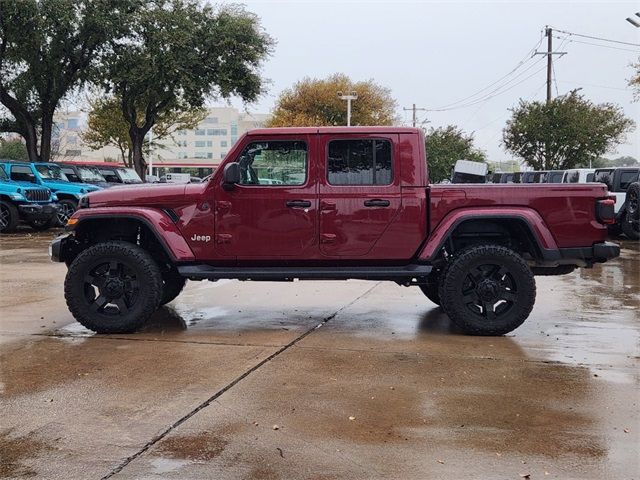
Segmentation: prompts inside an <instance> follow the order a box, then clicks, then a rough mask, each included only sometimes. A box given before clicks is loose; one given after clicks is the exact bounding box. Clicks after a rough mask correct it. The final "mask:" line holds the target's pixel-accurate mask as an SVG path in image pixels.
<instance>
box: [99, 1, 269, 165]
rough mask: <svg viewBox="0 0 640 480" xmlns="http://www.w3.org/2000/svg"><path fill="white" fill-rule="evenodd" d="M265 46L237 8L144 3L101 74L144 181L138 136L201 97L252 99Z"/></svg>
mask: <svg viewBox="0 0 640 480" xmlns="http://www.w3.org/2000/svg"><path fill="white" fill-rule="evenodd" d="M272 44H273V42H272V40H271V38H270V37H269V36H268V35H267V34H266V33H264V32H263V31H262V29H261V27H260V24H259V21H258V18H257V17H256V16H255V15H253V14H251V13H249V12H247V11H245V10H244V9H243V8H242V7H239V6H233V5H225V6H222V7H220V8H217V9H215V8H213V7H211V6H210V5H205V6H201V4H200V3H199V2H198V1H195V0H173V1H168V0H156V1H154V2H149V3H148V4H147V6H146V8H145V9H143V10H142V11H140V13H139V14H138V15H137V16H136V17H135V18H134V19H133V26H132V33H131V35H129V36H128V37H127V38H126V39H125V40H123V41H121V42H118V45H117V46H116V47H115V48H114V49H113V52H112V54H111V55H108V56H107V57H106V58H105V62H104V68H103V70H102V72H101V73H102V78H103V79H104V80H103V82H102V86H103V87H104V88H105V89H106V90H107V91H109V92H111V93H112V94H114V95H115V96H117V97H119V98H120V99H121V107H122V113H123V116H124V119H125V120H126V122H127V123H128V125H129V135H130V137H131V144H132V149H133V162H134V167H135V168H136V171H137V172H138V173H139V174H140V175H141V176H144V173H145V167H146V162H145V161H144V158H143V142H144V136H145V135H146V134H147V132H148V131H149V129H150V128H151V127H152V126H153V125H154V124H155V123H156V122H157V121H158V118H159V117H160V116H161V115H163V114H166V113H167V112H185V111H191V110H193V109H194V108H200V107H203V106H204V103H205V100H206V99H207V98H209V97H222V98H229V97H230V96H232V95H237V96H239V97H240V98H241V99H242V100H244V101H253V100H255V99H256V98H257V97H258V96H259V94H260V93H261V92H262V88H263V82H262V79H261V77H260V75H259V68H260V66H261V64H262V61H263V60H264V59H265V58H266V57H267V56H268V55H269V53H270V52H271V48H272Z"/></svg>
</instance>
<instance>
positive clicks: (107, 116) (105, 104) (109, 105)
mask: <svg viewBox="0 0 640 480" xmlns="http://www.w3.org/2000/svg"><path fill="white" fill-rule="evenodd" d="M141 115H142V111H141V110H139V109H138V116H141ZM206 116H207V110H206V109H204V108H192V109H191V110H188V111H184V112H180V111H173V110H165V111H163V112H160V113H159V114H158V118H157V120H156V122H155V124H154V126H153V141H154V143H155V142H157V141H158V140H162V139H164V138H167V137H171V136H172V134H173V133H174V132H176V131H177V130H186V129H192V128H195V127H196V126H197V125H198V123H200V122H201V121H202V120H203V119H204V118H205V117H206ZM137 121H138V123H142V122H143V121H144V119H143V118H138V120H137ZM81 137H82V140H83V141H84V142H85V144H87V146H88V147H89V148H92V149H94V150H98V149H100V148H103V147H106V146H107V145H111V146H114V147H116V148H118V150H120V154H121V158H122V162H123V163H124V164H125V165H126V166H127V167H132V166H133V145H132V143H131V136H130V135H129V123H128V122H127V121H126V120H125V118H124V115H123V114H122V100H121V99H119V98H117V97H107V98H98V99H95V100H93V101H92V102H91V104H90V110H89V116H88V118H87V129H86V130H85V131H83V132H82V134H81ZM149 146H150V145H149V142H148V141H145V144H144V146H143V151H144V152H145V153H146V152H148V150H149Z"/></svg>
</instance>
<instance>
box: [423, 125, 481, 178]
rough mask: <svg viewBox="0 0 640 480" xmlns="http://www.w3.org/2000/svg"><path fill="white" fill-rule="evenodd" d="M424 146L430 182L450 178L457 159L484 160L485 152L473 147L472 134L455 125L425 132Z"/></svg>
mask: <svg viewBox="0 0 640 480" xmlns="http://www.w3.org/2000/svg"><path fill="white" fill-rule="evenodd" d="M425 148H426V151H427V162H428V165H429V179H430V181H431V182H432V183H438V182H441V181H442V180H444V179H446V178H450V177H451V170H452V168H453V167H454V165H455V163H456V161H458V160H471V161H474V162H485V161H486V155H485V153H484V152H483V151H482V150H479V149H478V148H476V147H474V145H473V135H472V134H469V135H468V134H466V133H465V132H463V131H462V130H461V129H460V128H458V127H456V126H455V125H448V126H446V127H440V128H432V129H431V130H430V131H429V132H428V133H427V138H426V142H425Z"/></svg>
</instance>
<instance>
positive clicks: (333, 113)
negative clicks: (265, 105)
mask: <svg viewBox="0 0 640 480" xmlns="http://www.w3.org/2000/svg"><path fill="white" fill-rule="evenodd" d="M338 92H343V93H349V92H356V94H357V95H358V99H357V100H354V101H353V102H352V104H351V108H352V110H351V125H393V124H394V123H395V121H396V114H395V111H396V106H397V105H396V102H395V100H394V99H393V98H392V97H391V92H390V91H389V89H387V88H385V87H381V86H380V85H378V84H376V83H375V82H373V81H372V80H368V81H365V82H354V81H352V80H351V79H350V78H349V77H347V76H346V75H344V74H341V73H338V74H335V75H332V76H330V77H329V78H327V79H323V80H318V79H312V78H305V79H303V80H301V81H299V82H298V83H296V84H295V85H294V86H293V87H292V88H290V89H287V90H285V91H284V92H282V94H281V95H280V97H279V98H278V101H277V103H276V108H275V110H274V111H273V116H272V117H271V119H270V120H269V122H268V124H267V126H268V127H311V126H320V125H325V126H336V125H346V124H347V105H346V103H345V101H344V100H341V99H340V98H338Z"/></svg>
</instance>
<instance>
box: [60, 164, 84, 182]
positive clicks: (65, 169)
mask: <svg viewBox="0 0 640 480" xmlns="http://www.w3.org/2000/svg"><path fill="white" fill-rule="evenodd" d="M61 168H62V173H64V174H65V175H66V176H67V178H68V179H69V181H70V182H82V179H81V178H80V177H79V176H78V175H76V173H75V172H74V171H73V168H69V167H61Z"/></svg>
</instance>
